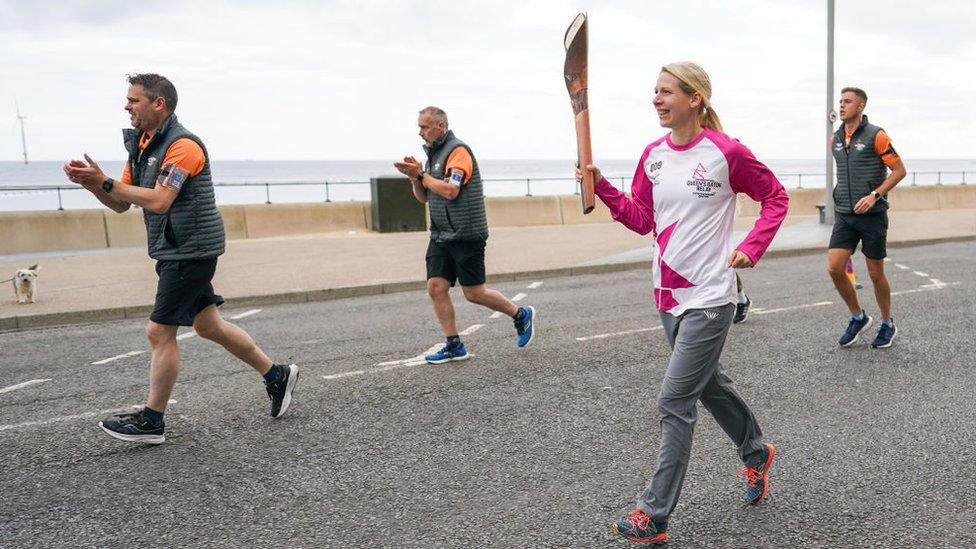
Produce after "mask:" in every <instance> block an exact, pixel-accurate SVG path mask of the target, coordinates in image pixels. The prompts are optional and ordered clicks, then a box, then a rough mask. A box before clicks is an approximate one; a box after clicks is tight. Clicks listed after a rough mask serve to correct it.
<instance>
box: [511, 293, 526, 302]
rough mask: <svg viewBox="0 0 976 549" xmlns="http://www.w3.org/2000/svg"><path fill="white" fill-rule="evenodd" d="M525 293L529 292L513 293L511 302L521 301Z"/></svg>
mask: <svg viewBox="0 0 976 549" xmlns="http://www.w3.org/2000/svg"><path fill="white" fill-rule="evenodd" d="M527 295H529V294H523V293H522V292H519V293H517V294H515V297H513V298H512V301H513V302H514V301H522V300H523V299H525V297H526V296H527Z"/></svg>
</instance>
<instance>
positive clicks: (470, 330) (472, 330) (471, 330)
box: [458, 324, 485, 336]
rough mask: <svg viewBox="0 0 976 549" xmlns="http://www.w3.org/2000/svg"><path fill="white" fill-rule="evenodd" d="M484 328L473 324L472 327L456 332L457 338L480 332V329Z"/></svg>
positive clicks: (482, 325) (481, 325)
mask: <svg viewBox="0 0 976 549" xmlns="http://www.w3.org/2000/svg"><path fill="white" fill-rule="evenodd" d="M484 326H485V325H484V324H475V325H473V326H468V327H467V328H465V329H464V330H462V331H460V332H458V335H459V336H466V335H471V334H473V333H475V332H477V331H478V330H480V329H481V328H483V327H484Z"/></svg>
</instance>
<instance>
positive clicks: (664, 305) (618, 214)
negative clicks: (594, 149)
mask: <svg viewBox="0 0 976 549" xmlns="http://www.w3.org/2000/svg"><path fill="white" fill-rule="evenodd" d="M596 193H597V195H598V196H599V197H600V199H601V200H602V201H603V202H604V203H605V204H606V205H607V207H608V208H609V209H610V214H611V215H612V216H613V218H614V219H615V220H617V221H619V222H620V223H622V224H624V225H625V226H627V227H628V228H630V229H631V230H633V231H635V232H638V233H640V234H648V233H653V235H654V239H655V242H656V246H655V247H654V265H655V266H656V268H655V269H654V302H655V303H656V304H657V308H658V310H660V311H664V312H667V313H671V314H673V315H675V316H678V315H681V314H682V313H684V312H685V311H686V310H688V309H701V308H707V307H717V306H720V305H725V304H727V303H735V302H736V297H735V295H736V290H735V286H736V285H735V273H734V271H733V270H732V269H730V268H729V267H728V257H729V254H730V253H731V252H732V250H733V249H737V250H739V251H741V252H742V253H744V254H746V255H747V256H748V257H749V259H751V260H752V263H753V265H755V264H756V263H758V262H759V258H760V257H762V255H763V253H764V252H765V251H766V248H768V247H769V244H770V242H772V240H773V237H774V236H776V231H777V230H779V226H780V224H782V222H783V218H784V217H786V211H787V209H788V207H789V197H788V195H787V194H786V191H785V190H784V189H783V185H782V184H780V182H779V180H777V179H776V176H774V175H773V173H772V172H771V171H770V170H769V168H767V167H766V166H765V165H764V164H763V163H761V162H759V161H758V160H756V157H755V156H753V154H752V152H751V151H749V149H748V148H746V146H745V145H743V144H742V143H739V142H738V141H737V140H735V139H732V138H730V137H729V136H727V135H725V134H724V133H721V132H717V131H714V130H710V129H705V130H704V131H702V133H701V134H700V135H699V136H698V137H697V138H695V139H694V140H693V141H692V142H691V143H688V144H687V145H681V146H679V145H675V144H673V143H672V142H671V136H670V134H668V135H666V136H665V137H662V138H660V139H658V140H657V141H654V142H653V143H651V144H650V145H648V146H647V148H646V149H644V154H643V155H642V156H641V159H640V162H639V163H638V165H637V171H636V172H635V173H634V180H633V183H632V185H631V196H632V198H628V197H627V196H626V195H625V194H624V193H623V192H621V191H620V190H618V189H616V188H614V187H613V185H611V184H610V182H609V181H607V180H606V179H603V180H601V181H599V182H598V183H597V185H596ZM737 193H745V194H746V195H748V196H749V197H750V198H751V199H753V200H755V201H756V202H760V203H761V204H762V208H761V211H760V214H759V219H757V220H756V223H755V225H754V226H753V228H752V230H751V231H750V232H749V234H748V235H746V237H745V239H744V240H743V241H742V242H740V243H739V245H738V246H735V247H733V246H732V230H733V227H732V223H733V219H734V217H735V204H736V200H735V195H736V194H737Z"/></svg>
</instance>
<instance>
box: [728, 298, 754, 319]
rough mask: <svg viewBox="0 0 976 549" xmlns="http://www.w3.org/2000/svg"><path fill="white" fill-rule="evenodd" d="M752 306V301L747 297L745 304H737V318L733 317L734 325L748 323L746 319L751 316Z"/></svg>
mask: <svg viewBox="0 0 976 549" xmlns="http://www.w3.org/2000/svg"><path fill="white" fill-rule="evenodd" d="M751 305H752V300H751V299H749V296H746V302H745V303H736V304H735V316H734V317H732V324H738V323H740V322H745V321H746V317H748V316H749V306H751Z"/></svg>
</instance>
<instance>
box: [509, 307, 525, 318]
mask: <svg viewBox="0 0 976 549" xmlns="http://www.w3.org/2000/svg"><path fill="white" fill-rule="evenodd" d="M512 318H514V319H515V320H522V319H523V318H525V309H523V308H521V307H519V308H518V310H517V311H515V316H514V317H512Z"/></svg>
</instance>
